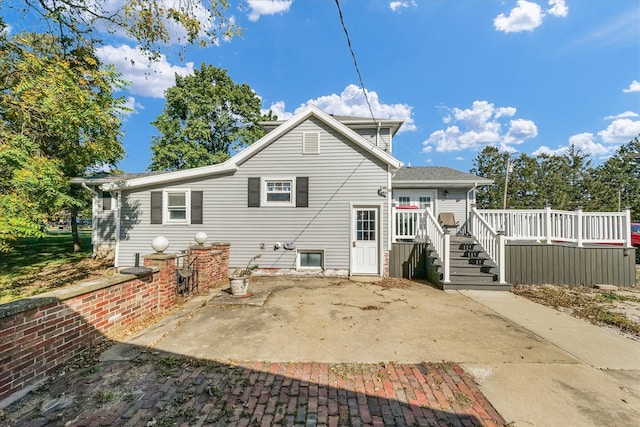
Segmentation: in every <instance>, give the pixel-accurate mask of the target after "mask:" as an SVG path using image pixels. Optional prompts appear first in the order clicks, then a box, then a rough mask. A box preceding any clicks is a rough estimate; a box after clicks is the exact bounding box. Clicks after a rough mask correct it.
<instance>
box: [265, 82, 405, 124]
mask: <svg viewBox="0 0 640 427" xmlns="http://www.w3.org/2000/svg"><path fill="white" fill-rule="evenodd" d="M367 95H368V98H369V104H370V105H371V110H372V111H373V115H374V116H375V118H377V119H392V120H404V124H403V125H402V127H401V128H400V131H399V132H407V131H414V130H416V125H415V123H414V122H413V117H412V115H413V107H411V106H410V105H407V104H384V103H382V102H381V101H380V99H379V98H378V94H377V93H376V92H373V91H367ZM309 104H313V105H315V106H317V107H318V108H320V109H321V110H322V111H324V112H326V113H329V114H336V115H339V116H353V117H371V113H370V112H369V107H368V106H367V102H366V99H365V97H364V94H363V93H362V89H360V88H359V87H358V86H356V85H354V84H350V85H348V86H347V87H346V88H345V89H344V90H343V91H342V93H340V94H339V95H338V94H331V95H326V96H320V97H318V98H316V99H310V100H308V101H307V102H305V103H304V104H302V105H301V106H300V107H298V108H297V109H296V111H295V112H296V113H297V112H298V111H300V110H302V109H303V108H305V107H306V106H307V105H309ZM269 108H270V109H271V110H272V111H274V112H275V111H279V112H281V113H282V115H280V114H278V118H280V119H283V118H288V117H291V113H286V112H285V108H284V102H283V101H278V102H275V103H273V104H271V106H270V107H269Z"/></svg>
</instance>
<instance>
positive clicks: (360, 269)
mask: <svg viewBox="0 0 640 427" xmlns="http://www.w3.org/2000/svg"><path fill="white" fill-rule="evenodd" d="M378 213H379V209H378V208H353V212H352V218H353V224H352V227H351V230H352V233H353V235H352V236H351V274H375V275H377V274H379V271H380V269H379V268H378V253H379V252H380V251H379V248H378V240H379V238H378V228H379V227H378Z"/></svg>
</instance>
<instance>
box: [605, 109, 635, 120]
mask: <svg viewBox="0 0 640 427" xmlns="http://www.w3.org/2000/svg"><path fill="white" fill-rule="evenodd" d="M629 117H640V114H638V113H634V112H633V111H625V112H624V113H620V114H616V115H615V116H606V117H605V118H604V119H605V120H615V119H627V118H629Z"/></svg>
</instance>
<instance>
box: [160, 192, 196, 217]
mask: <svg viewBox="0 0 640 427" xmlns="http://www.w3.org/2000/svg"><path fill="white" fill-rule="evenodd" d="M169 193H185V197H184V199H185V200H184V202H185V205H186V206H185V211H186V214H185V219H181V220H175V219H174V220H171V219H169ZM162 223H163V224H167V225H169V224H171V225H174V224H185V225H189V224H191V189H190V188H168V189H164V190H162Z"/></svg>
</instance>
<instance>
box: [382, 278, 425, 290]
mask: <svg viewBox="0 0 640 427" xmlns="http://www.w3.org/2000/svg"><path fill="white" fill-rule="evenodd" d="M372 284H373V285H376V286H380V287H381V288H384V289H405V288H410V287H411V286H415V284H416V282H412V281H411V280H409V279H402V278H398V277H385V278H384V279H382V280H380V281H378V282H372Z"/></svg>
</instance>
